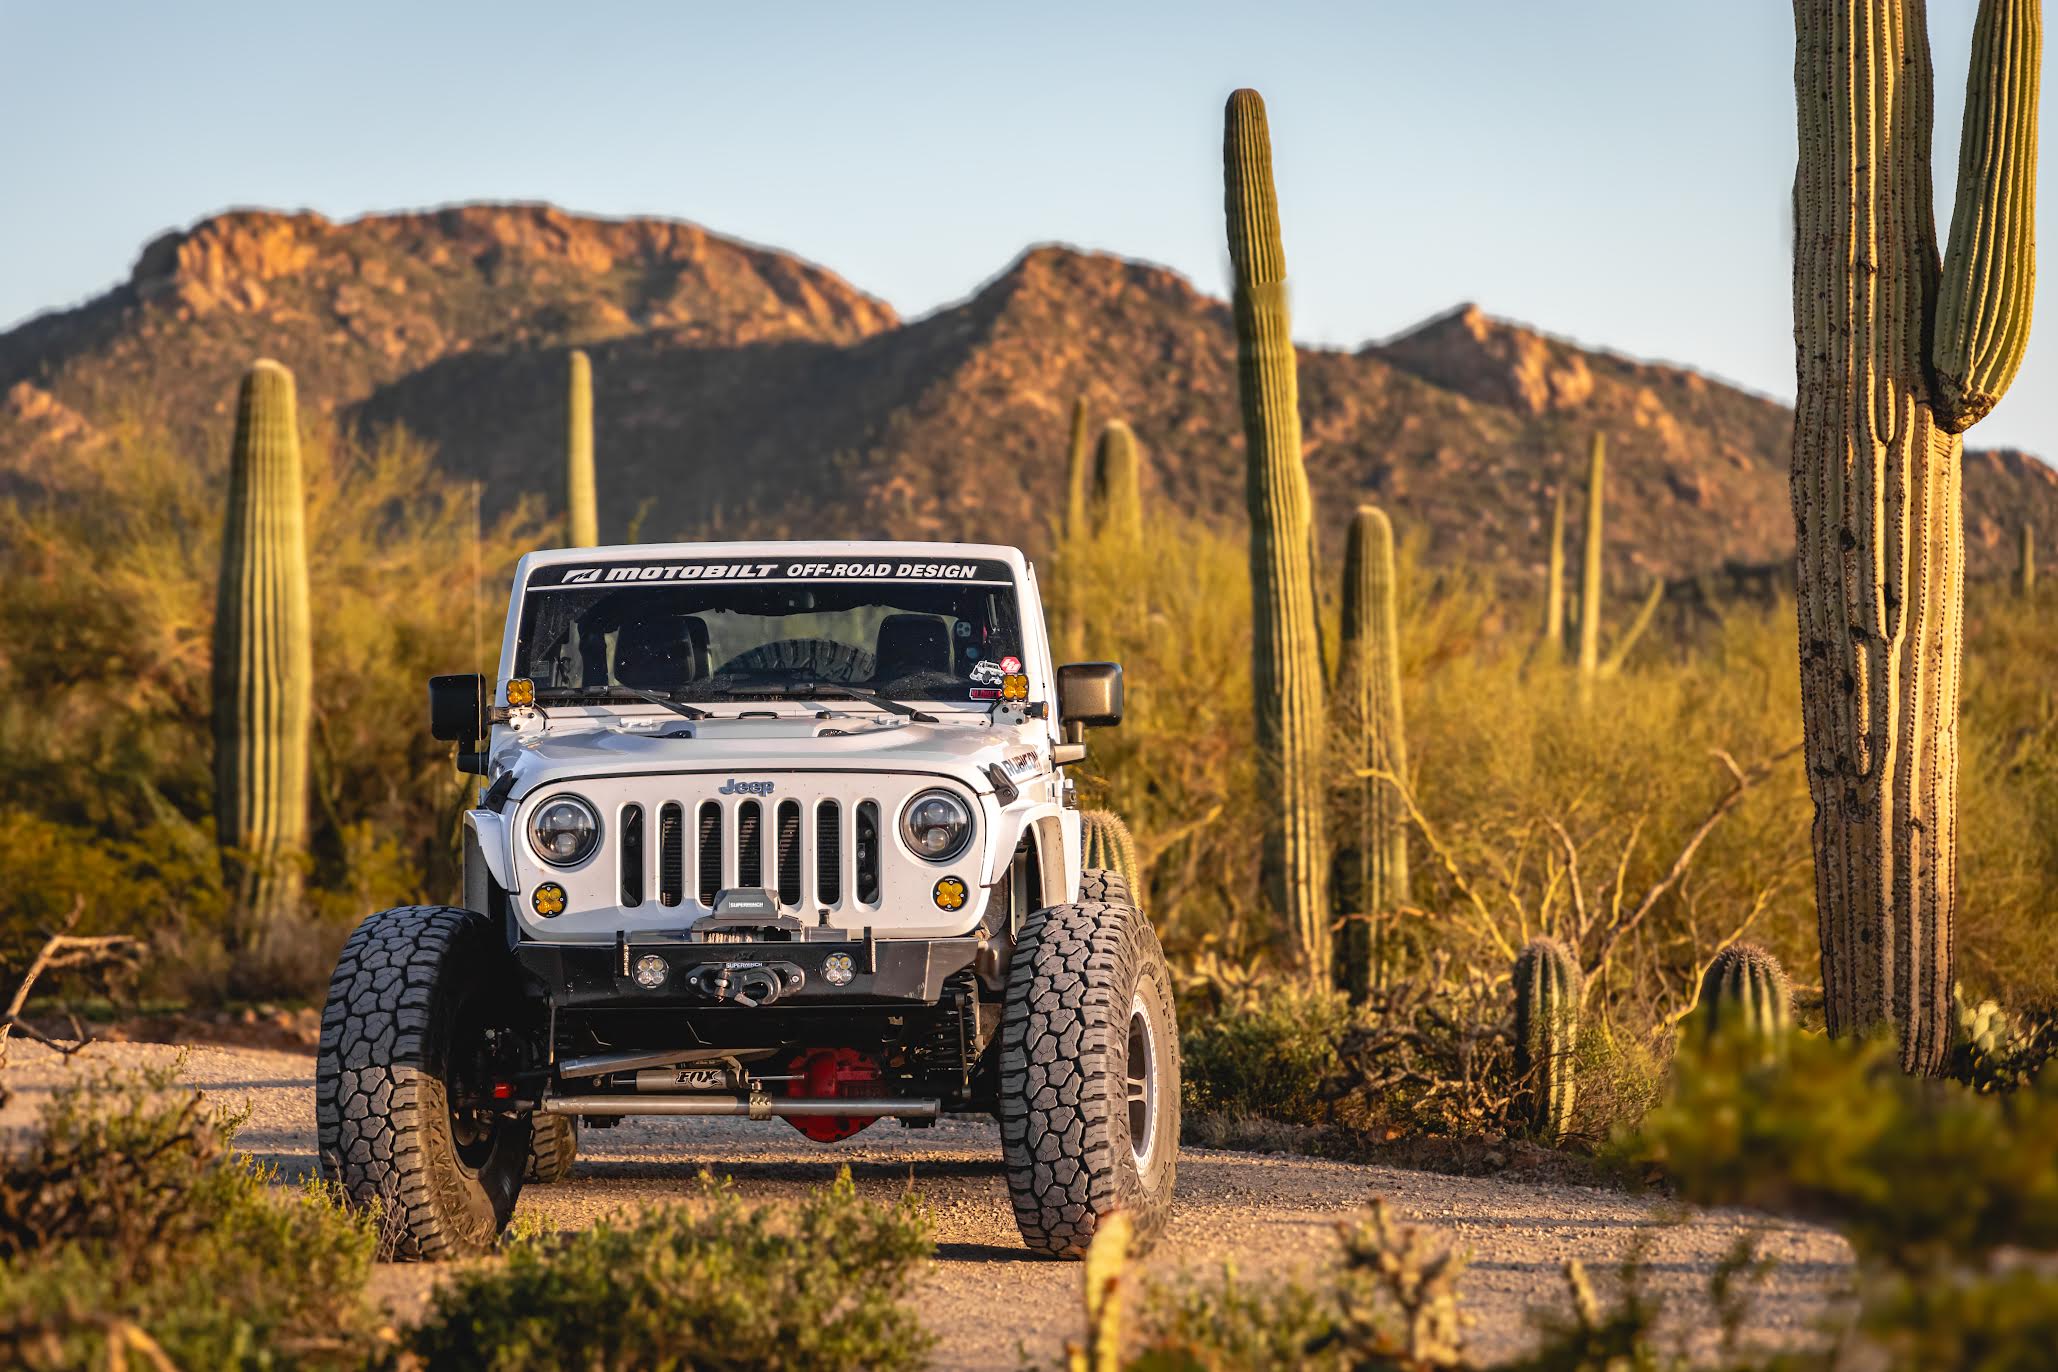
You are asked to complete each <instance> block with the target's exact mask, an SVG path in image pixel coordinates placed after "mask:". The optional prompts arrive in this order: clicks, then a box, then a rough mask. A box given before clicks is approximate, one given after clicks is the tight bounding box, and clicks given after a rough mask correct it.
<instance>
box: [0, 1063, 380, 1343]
mask: <svg viewBox="0 0 2058 1372" xmlns="http://www.w3.org/2000/svg"><path fill="white" fill-rule="evenodd" d="M234 1123H235V1121H234V1120H232V1119H225V1118H223V1117H222V1116H220V1115H219V1114H218V1113H216V1112H215V1111H214V1110H213V1109H212V1107H210V1106H208V1105H207V1104H206V1102H205V1101H204V1100H202V1099H201V1097H200V1096H199V1095H198V1094H197V1093H195V1092H192V1091H190V1090H183V1089H180V1088H179V1087H177V1086H176V1085H175V1084H174V1081H173V1076H172V1074H171V1073H170V1072H147V1073H144V1074H141V1075H137V1076H126V1075H118V1074H102V1075H98V1076H94V1077H91V1078H87V1079H84V1080H80V1081H75V1082H72V1083H68V1084H66V1085H65V1086H63V1087H60V1088H59V1089H58V1090H57V1091H56V1092H55V1093H54V1094H53V1095H52V1096H51V1098H50V1100H49V1101H48V1102H47V1103H46V1104H45V1106H44V1107H43V1111H42V1116H41V1122H40V1127H39V1130H38V1131H37V1133H36V1134H35V1135H34V1137H33V1138H32V1139H30V1140H29V1141H26V1142H23V1143H20V1144H18V1145H16V1146H15V1147H14V1148H12V1149H11V1150H10V1151H9V1152H8V1153H7V1154H6V1155H5V1157H4V1159H0V1361H4V1362H6V1363H8V1365H11V1366H18V1367H25V1368H34V1369H45V1368H48V1369H56V1368H73V1367H85V1366H101V1365H106V1366H118V1365H120V1363H119V1361H118V1359H117V1358H116V1357H115V1356H114V1354H113V1353H112V1352H111V1351H110V1345H111V1343H112V1342H113V1341H117V1340H119V1339H120V1338H121V1337H122V1333H123V1331H124V1330H125V1329H135V1330H140V1331H142V1333H143V1334H144V1335H146V1336H147V1337H148V1338H149V1339H150V1340H152V1341H154V1342H155V1343H156V1344H157V1345H158V1346H159V1347H160V1348H161V1349H162V1350H163V1351H164V1352H165V1354H166V1355H167V1356H169V1357H170V1358H171V1360H172V1361H173V1362H174V1363H175V1364H177V1365H179V1366H182V1367H224V1368H228V1367H248V1368H261V1367H273V1366H286V1365H293V1366H313V1367H322V1366H336V1367H347V1366H357V1365H361V1364H362V1363H363V1362H364V1360H365V1359H366V1357H367V1356H369V1354H370V1353H371V1352H372V1350H373V1348H374V1340H373V1334H372V1330H373V1327H374V1319H373V1315H372V1312H371V1309H370V1307H369V1305H368V1304H367V1302H366V1301H365V1298H364V1294H363V1292H364V1284H365V1279H366V1277H367V1275H368V1274H369V1271H370V1266H371V1262H372V1256H373V1250H374V1246H375V1243H376V1239H377V1218H376V1216H370V1215H365V1214H362V1213H357V1212H353V1211H351V1210H350V1209H348V1208H347V1207H345V1206H344V1205H343V1204H342V1203H341V1202H340V1200H339V1198H337V1197H336V1196H334V1195H332V1194H331V1193H330V1192H329V1191H327V1190H326V1189H324V1188H323V1187H321V1186H319V1185H309V1186H305V1187H302V1188H300V1189H298V1190H284V1189H281V1188H279V1187H278V1186H277V1185H276V1178H275V1177H273V1176H272V1175H271V1174H270V1173H268V1172H267V1171H265V1170H264V1169H262V1168H259V1167H258V1166H256V1165H255V1164H254V1163H252V1162H251V1161H250V1160H249V1159H248V1158H247V1157H245V1156H243V1155H240V1154H238V1153H236V1152H234V1151H233V1149H232V1147H231V1133H232V1130H233V1126H234Z"/></svg>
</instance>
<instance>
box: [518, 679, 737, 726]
mask: <svg viewBox="0 0 2058 1372" xmlns="http://www.w3.org/2000/svg"><path fill="white" fill-rule="evenodd" d="M552 696H571V697H573V698H575V699H578V700H586V701H590V700H607V699H608V698H610V697H613V696H631V697H633V698H634V699H637V700H647V701H649V702H650V703H651V704H652V705H662V706H664V707H665V708H666V709H667V710H670V711H671V712H672V713H673V714H676V715H684V716H685V717H686V718H688V719H713V718H714V716H713V715H711V714H709V713H708V712H707V711H706V710H703V709H700V708H699V707H698V706H693V705H688V704H687V703H686V702H685V701H683V700H674V699H672V697H670V696H668V695H666V694H665V693H664V692H662V691H644V690H639V689H637V688H636V687H634V686H601V687H596V688H594V689H592V690H588V689H587V688H586V687H583V686H557V687H553V688H551V689H549V690H545V691H538V692H537V693H536V699H537V700H539V701H547V700H549V699H550V698H551V697H552Z"/></svg>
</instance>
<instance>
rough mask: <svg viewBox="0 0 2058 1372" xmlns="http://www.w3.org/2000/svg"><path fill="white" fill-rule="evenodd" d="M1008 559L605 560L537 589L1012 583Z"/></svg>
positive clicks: (539, 578) (543, 580)
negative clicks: (763, 583)
mask: <svg viewBox="0 0 2058 1372" xmlns="http://www.w3.org/2000/svg"><path fill="white" fill-rule="evenodd" d="M1013 579H1014V578H1013V576H1012V574H1011V573H1010V572H1009V570H1008V564H1007V563H1005V562H998V561H992V560H989V559H985V558H979V559H974V560H971V561H965V562H892V561H879V562H736V561H699V560H693V561H663V562H603V563H595V564H587V565H584V566H579V565H564V566H552V567H538V568H537V569H536V570H535V572H534V573H533V574H532V575H531V576H530V577H529V586H530V588H531V589H532V590H539V591H549V590H559V589H577V588H579V587H582V586H608V585H620V584H627V583H639V584H640V583H644V582H660V583H662V582H676V581H958V582H974V583H986V582H994V583H999V584H1003V585H1006V584H1012V582H1013Z"/></svg>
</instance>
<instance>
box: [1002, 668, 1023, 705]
mask: <svg viewBox="0 0 2058 1372" xmlns="http://www.w3.org/2000/svg"><path fill="white" fill-rule="evenodd" d="M1000 698H1001V699H1002V700H1027V699H1028V698H1029V678H1028V676H1027V675H1026V674H1025V673H1022V672H1009V673H1008V674H1007V675H1006V676H1004V677H1002V678H1001V679H1000Z"/></svg>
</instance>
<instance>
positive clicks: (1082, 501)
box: [1064, 395, 1093, 538]
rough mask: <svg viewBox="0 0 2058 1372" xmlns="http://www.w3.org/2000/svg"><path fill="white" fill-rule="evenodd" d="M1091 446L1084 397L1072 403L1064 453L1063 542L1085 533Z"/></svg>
mask: <svg viewBox="0 0 2058 1372" xmlns="http://www.w3.org/2000/svg"><path fill="white" fill-rule="evenodd" d="M1092 455H1093V454H1092V445H1091V444H1090V442H1089V441H1088V438H1087V432H1086V397H1085V396H1083V395H1082V396H1080V397H1079V398H1078V399H1077V400H1074V401H1073V402H1072V441H1071V443H1070V444H1069V445H1068V446H1067V447H1066V449H1065V528H1064V535H1065V537H1066V538H1084V537H1085V536H1086V532H1087V523H1086V520H1087V514H1086V510H1087V492H1088V490H1089V489H1090V488H1091V487H1092V485H1093V466H1092Z"/></svg>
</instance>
